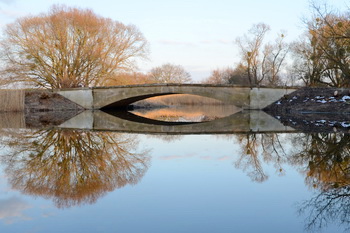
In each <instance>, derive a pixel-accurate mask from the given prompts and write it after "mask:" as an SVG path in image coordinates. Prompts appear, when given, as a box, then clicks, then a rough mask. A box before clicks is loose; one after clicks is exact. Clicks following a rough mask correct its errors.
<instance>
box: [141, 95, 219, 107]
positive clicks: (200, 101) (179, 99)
mask: <svg viewBox="0 0 350 233" xmlns="http://www.w3.org/2000/svg"><path fill="white" fill-rule="evenodd" d="M144 101H145V102H148V103H153V104H160V105H222V104H223V103H222V102H221V101H219V100H215V99H212V98H207V97H202V96H198V95H188V94H176V95H166V96H157V97H153V98H149V99H147V100H144Z"/></svg>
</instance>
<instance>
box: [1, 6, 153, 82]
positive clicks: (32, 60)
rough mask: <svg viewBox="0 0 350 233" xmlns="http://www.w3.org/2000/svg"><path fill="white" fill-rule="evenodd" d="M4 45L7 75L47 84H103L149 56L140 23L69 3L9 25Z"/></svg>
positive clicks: (24, 80) (4, 75)
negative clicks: (127, 21) (107, 15)
mask: <svg viewBox="0 0 350 233" xmlns="http://www.w3.org/2000/svg"><path fill="white" fill-rule="evenodd" d="M1 46H2V51H1V52H2V58H3V62H4V64H5V67H4V68H3V69H2V71H3V75H2V76H3V78H6V79H8V80H11V81H13V82H24V83H27V84H31V85H33V84H34V85H35V86H38V87H44V88H65V87H78V86H96V85H102V84H103V83H104V82H105V81H106V80H108V79H114V78H115V75H116V74H117V73H118V72H121V71H125V70H128V69H131V68H133V66H134V65H135V58H137V57H146V55H147V41H146V39H145V38H144V36H143V35H142V33H141V32H140V31H139V30H138V29H137V28H136V27H135V26H133V25H124V24H122V23H120V22H117V21H113V20H111V19H108V18H103V17H100V16H98V15H96V14H94V13H93V12H92V11H91V10H83V9H78V8H70V7H65V6H53V7H52V8H51V10H50V11H49V12H48V13H47V14H41V15H38V16H29V17H23V18H20V19H18V20H17V21H16V22H15V23H12V24H9V25H7V27H6V29H5V31H4V38H3V40H2V41H1Z"/></svg>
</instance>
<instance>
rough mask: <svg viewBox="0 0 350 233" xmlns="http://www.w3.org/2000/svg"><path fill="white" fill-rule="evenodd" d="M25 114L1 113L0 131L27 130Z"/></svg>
mask: <svg viewBox="0 0 350 233" xmlns="http://www.w3.org/2000/svg"><path fill="white" fill-rule="evenodd" d="M25 127H26V124H25V116H24V112H0V129H21V128H25Z"/></svg>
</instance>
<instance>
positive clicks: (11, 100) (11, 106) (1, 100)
mask: <svg viewBox="0 0 350 233" xmlns="http://www.w3.org/2000/svg"><path fill="white" fill-rule="evenodd" d="M24 97H25V91H24V90H5V89H3V90H0V112H19V111H24Z"/></svg>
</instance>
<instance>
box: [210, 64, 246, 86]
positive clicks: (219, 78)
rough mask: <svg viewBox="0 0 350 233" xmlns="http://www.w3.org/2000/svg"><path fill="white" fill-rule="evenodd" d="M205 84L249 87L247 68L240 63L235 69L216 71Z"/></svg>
mask: <svg viewBox="0 0 350 233" xmlns="http://www.w3.org/2000/svg"><path fill="white" fill-rule="evenodd" d="M204 83H209V84H237V85H249V84H250V83H249V80H248V77H247V67H245V66H244V65H243V64H242V63H239V64H238V65H237V66H236V67H235V68H233V69H232V68H230V67H228V68H224V69H215V70H213V71H212V73H211V75H210V76H209V77H208V78H207V79H206V80H204Z"/></svg>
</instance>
